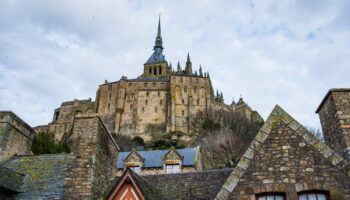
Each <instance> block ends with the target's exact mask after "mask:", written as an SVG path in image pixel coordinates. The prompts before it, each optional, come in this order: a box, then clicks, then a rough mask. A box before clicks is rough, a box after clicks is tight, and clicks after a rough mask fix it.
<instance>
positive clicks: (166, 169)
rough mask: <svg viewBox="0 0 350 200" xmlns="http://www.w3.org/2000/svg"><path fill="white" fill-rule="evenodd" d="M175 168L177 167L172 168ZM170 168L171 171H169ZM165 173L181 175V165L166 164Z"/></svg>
mask: <svg viewBox="0 0 350 200" xmlns="http://www.w3.org/2000/svg"><path fill="white" fill-rule="evenodd" d="M175 166H178V168H176V169H175V168H174V167H175ZM168 167H171V170H169V169H170V168H168ZM165 173H166V174H178V173H181V165H180V164H166V165H165Z"/></svg>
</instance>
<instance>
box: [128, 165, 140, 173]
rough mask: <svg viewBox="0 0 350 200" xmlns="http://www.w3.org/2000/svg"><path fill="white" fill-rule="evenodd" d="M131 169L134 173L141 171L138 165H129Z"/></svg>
mask: <svg viewBox="0 0 350 200" xmlns="http://www.w3.org/2000/svg"><path fill="white" fill-rule="evenodd" d="M129 168H130V169H131V170H132V171H134V172H136V173H140V172H141V167H140V166H133V167H129Z"/></svg>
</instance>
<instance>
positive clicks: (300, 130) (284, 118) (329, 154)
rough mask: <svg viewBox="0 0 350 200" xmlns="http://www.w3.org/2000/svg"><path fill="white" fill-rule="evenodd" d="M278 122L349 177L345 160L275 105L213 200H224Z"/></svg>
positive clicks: (348, 166) (349, 173) (349, 171)
mask: <svg viewBox="0 0 350 200" xmlns="http://www.w3.org/2000/svg"><path fill="white" fill-rule="evenodd" d="M278 122H284V123H285V124H288V126H289V127H290V128H291V129H292V130H293V131H295V132H296V133H297V134H298V135H299V136H301V137H302V138H303V139H304V141H305V143H307V144H309V145H311V146H312V147H314V148H315V150H316V151H318V152H319V153H320V154H321V155H322V156H323V157H324V158H325V159H328V160H329V161H330V163H332V165H333V166H334V167H336V168H338V169H340V170H348V171H347V172H346V174H347V176H348V177H350V170H349V168H350V165H349V163H348V162H347V161H346V160H344V159H343V158H342V157H341V156H339V155H338V154H337V153H335V152H334V151H333V150H332V149H331V148H329V147H328V146H327V145H326V144H324V143H323V142H322V141H320V140H319V139H318V138H316V136H314V135H313V134H312V133H310V132H309V131H308V130H307V129H306V128H305V127H303V126H302V125H301V124H300V123H299V122H297V121H296V120H295V119H294V118H293V117H291V116H290V115H289V114H288V113H287V112H286V111H284V110H283V109H282V108H281V107H280V106H278V105H276V106H275V108H274V109H273V110H272V112H271V114H270V116H269V117H268V119H267V120H266V122H265V123H264V125H263V126H262V127H261V128H260V130H259V132H258V133H257V135H256V136H255V138H254V140H253V141H252V143H251V144H250V146H249V147H248V149H247V150H246V152H245V153H244V154H243V156H242V158H241V159H240V161H239V162H238V164H237V165H236V167H235V168H234V169H233V171H232V173H231V175H230V177H229V178H228V179H227V181H226V182H225V184H224V185H223V187H222V188H221V190H220V192H219V193H218V195H217V196H216V198H215V199H226V198H227V196H228V195H229V194H230V193H231V192H232V191H233V190H234V189H235V187H236V186H237V185H238V183H239V181H240V179H241V177H242V176H243V174H244V173H245V172H246V170H247V169H248V167H249V165H250V163H251V162H252V160H253V159H254V157H255V155H256V154H257V153H258V151H260V150H261V146H262V145H263V143H264V141H265V140H266V138H267V137H268V136H269V134H270V133H271V131H272V129H273V127H274V126H275V124H277V123H278ZM344 166H347V167H344Z"/></svg>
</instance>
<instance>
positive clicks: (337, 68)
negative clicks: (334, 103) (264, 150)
mask: <svg viewBox="0 0 350 200" xmlns="http://www.w3.org/2000/svg"><path fill="white" fill-rule="evenodd" d="M349 7H350V3H348V1H345V0H344V1H341V0H337V1H332V2H330V1H326V0H324V1H312V0H307V1H305V0H298V1H292V0H289V1H283V2H276V1H269V0H265V1H260V0H259V1H232V0H219V1H209V0H201V1H184V0H180V1H134V0H130V1H112V0H103V1H84V2H80V3H79V4H78V3H76V1H68V0H60V1H58V0H51V1H39V0H32V1H25V2H23V1H1V3H0V27H1V28H0V109H1V110H13V111H14V112H16V113H17V114H19V115H20V116H21V117H23V119H24V120H26V121H28V122H29V123H30V124H31V125H33V126H35V125H40V124H46V123H48V122H49V121H50V120H51V117H52V113H53V109H54V108H56V107H58V106H59V105H60V103H61V102H63V101H67V100H72V99H74V98H88V97H92V98H94V97H95V92H96V89H97V87H98V85H99V84H101V83H103V82H104V80H105V79H108V80H109V81H115V80H118V79H119V78H120V77H121V76H122V75H127V76H128V77H130V78H131V77H136V76H137V75H139V74H141V72H142V68H143V63H144V62H145V61H146V60H147V58H148V56H150V54H151V52H152V46H153V43H154V39H155V32H156V22H157V13H158V12H162V14H163V15H162V31H163V32H162V34H163V40H164V46H165V54H166V59H167V60H168V61H170V62H172V63H173V64H176V63H177V61H180V62H181V63H182V65H183V64H184V62H185V59H186V54H187V52H190V55H191V58H192V62H193V65H194V67H195V68H196V67H199V65H200V64H201V65H202V67H203V68H204V70H205V71H210V74H211V77H212V80H213V83H214V87H215V88H218V89H219V90H222V91H223V92H224V97H225V99H226V102H227V103H231V101H232V98H235V99H236V100H237V99H238V98H239V96H240V95H242V96H243V97H244V99H245V100H246V102H247V103H248V104H249V105H250V106H251V107H252V108H254V109H257V110H258V111H259V112H260V113H261V114H262V115H263V117H265V118H266V117H267V116H268V114H269V113H270V111H271V109H272V108H273V106H274V105H275V104H280V105H281V106H282V107H283V108H285V109H286V111H288V112H289V113H290V114H291V115H293V116H294V117H295V118H296V119H297V120H299V121H300V122H301V123H303V124H304V125H308V126H313V127H319V126H320V125H319V121H318V117H317V115H316V114H314V111H315V109H316V107H317V106H318V104H319V103H320V101H321V99H322V98H323V96H324V95H325V93H326V91H327V90H328V89H329V88H332V87H349V85H350V80H349V78H348V75H347V74H349V69H350V67H349V58H350V51H349V47H350V40H349V35H350V34H349V30H350V29H349V27H350V24H349V20H348V19H349V17H350V16H349V13H348V12H347V11H348V10H349Z"/></svg>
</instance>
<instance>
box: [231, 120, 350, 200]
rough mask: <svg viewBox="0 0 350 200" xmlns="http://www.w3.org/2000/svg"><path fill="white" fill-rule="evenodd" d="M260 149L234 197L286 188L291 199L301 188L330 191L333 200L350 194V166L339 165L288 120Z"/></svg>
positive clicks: (244, 198) (252, 196) (276, 127)
mask: <svg viewBox="0 0 350 200" xmlns="http://www.w3.org/2000/svg"><path fill="white" fill-rule="evenodd" d="M259 149H260V150H259V151H258V153H257V154H256V155H255V157H254V158H253V159H252V162H251V163H250V165H249V167H248V168H247V170H246V172H245V173H244V174H243V176H242V177H241V179H240V180H239V183H238V185H237V186H236V187H235V189H234V190H233V192H232V193H231V195H230V199H234V200H238V199H239V200H251V199H255V195H256V194H259V193H264V192H283V193H285V194H286V196H287V199H288V200H297V199H298V196H297V192H301V191H308V190H325V191H329V192H330V195H331V197H332V200H346V199H349V198H350V178H349V177H348V176H347V170H349V169H344V170H340V169H338V168H336V167H335V166H334V165H333V164H332V162H331V161H330V160H327V159H325V158H324V155H322V154H321V153H320V152H319V151H316V149H315V147H313V146H311V145H310V144H309V143H307V142H305V140H304V139H303V138H302V137H301V136H299V135H298V134H297V133H296V132H295V131H293V130H292V129H291V128H290V127H289V126H288V125H286V124H285V123H284V122H279V123H275V124H274V128H272V131H271V132H270V134H269V136H268V137H267V139H266V140H265V141H264V143H263V144H262V145H261V146H260V147H259Z"/></svg>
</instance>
